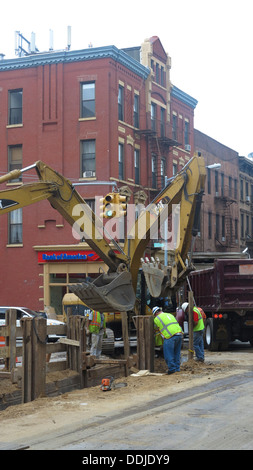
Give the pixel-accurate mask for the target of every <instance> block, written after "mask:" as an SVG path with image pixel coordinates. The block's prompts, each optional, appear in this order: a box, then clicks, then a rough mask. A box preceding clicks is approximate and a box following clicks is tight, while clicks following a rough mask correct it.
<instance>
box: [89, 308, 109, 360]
mask: <svg viewBox="0 0 253 470" xmlns="http://www.w3.org/2000/svg"><path fill="white" fill-rule="evenodd" d="M87 334H91V349H90V355H91V356H95V357H96V358H97V359H98V358H99V357H100V356H101V353H102V341H103V336H105V335H106V323H105V316H104V314H103V313H100V312H97V311H95V310H91V312H90V314H89V319H88V329H87Z"/></svg>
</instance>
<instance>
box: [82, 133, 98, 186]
mask: <svg viewBox="0 0 253 470" xmlns="http://www.w3.org/2000/svg"><path fill="white" fill-rule="evenodd" d="M92 176H96V141H95V140H82V141H81V177H83V178H88V177H92Z"/></svg>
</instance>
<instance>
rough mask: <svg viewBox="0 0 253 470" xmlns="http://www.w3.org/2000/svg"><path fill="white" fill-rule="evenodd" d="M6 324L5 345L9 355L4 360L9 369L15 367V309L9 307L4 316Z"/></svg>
mask: <svg viewBox="0 0 253 470" xmlns="http://www.w3.org/2000/svg"><path fill="white" fill-rule="evenodd" d="M5 321H6V324H7V325H8V326H9V336H8V337H7V338H6V346H9V353H10V354H9V357H8V358H7V360H6V363H5V366H6V369H7V370H9V371H11V370H12V369H13V368H14V367H16V356H17V353H16V323H17V311H16V310H15V309H9V310H7V312H6V316H5Z"/></svg>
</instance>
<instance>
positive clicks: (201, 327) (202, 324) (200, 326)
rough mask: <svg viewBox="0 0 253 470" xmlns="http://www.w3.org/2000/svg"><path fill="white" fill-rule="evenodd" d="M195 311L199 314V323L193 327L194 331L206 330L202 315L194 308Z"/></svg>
mask: <svg viewBox="0 0 253 470" xmlns="http://www.w3.org/2000/svg"><path fill="white" fill-rule="evenodd" d="M193 311H194V312H196V313H197V315H198V323H197V325H195V326H194V327H193V331H201V330H204V328H205V325H204V320H203V317H202V315H201V312H200V310H199V309H198V308H197V307H193Z"/></svg>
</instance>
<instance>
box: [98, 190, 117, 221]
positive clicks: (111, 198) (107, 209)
mask: <svg viewBox="0 0 253 470" xmlns="http://www.w3.org/2000/svg"><path fill="white" fill-rule="evenodd" d="M115 196H117V194H116V193H109V194H107V195H106V196H105V197H103V198H101V199H100V202H102V206H100V211H101V212H100V216H101V217H104V218H105V219H111V218H112V217H115V215H116V210H115V208H116V206H115V203H116V197H115Z"/></svg>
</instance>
